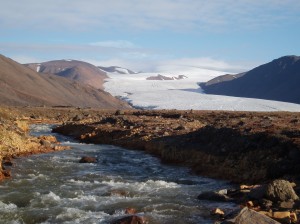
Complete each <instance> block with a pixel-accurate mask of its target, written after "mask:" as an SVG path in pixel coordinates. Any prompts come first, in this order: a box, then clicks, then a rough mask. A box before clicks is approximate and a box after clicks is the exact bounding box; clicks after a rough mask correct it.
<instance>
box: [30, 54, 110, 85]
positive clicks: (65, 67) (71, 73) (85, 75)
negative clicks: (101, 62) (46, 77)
mask: <svg viewBox="0 0 300 224" xmlns="http://www.w3.org/2000/svg"><path fill="white" fill-rule="evenodd" d="M25 66H27V67H29V68H31V69H32V70H34V71H36V72H39V73H43V74H55V75H57V76H61V77H65V78H68V79H70V80H75V81H79V82H81V83H84V84H87V85H90V86H92V87H95V88H96V89H103V83H104V80H105V79H106V78H108V76H107V75H106V72H104V71H101V70H100V69H99V68H98V67H97V66H94V65H92V64H90V63H87V62H83V61H78V60H53V61H47V62H42V63H29V64H25Z"/></svg>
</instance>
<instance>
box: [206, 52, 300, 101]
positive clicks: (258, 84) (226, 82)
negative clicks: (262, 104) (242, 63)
mask: <svg viewBox="0 0 300 224" xmlns="http://www.w3.org/2000/svg"><path fill="white" fill-rule="evenodd" d="M299 83H300V57H299V56H284V57H281V58H278V59H275V60H273V61H271V62H269V63H267V64H264V65H261V66H258V67H256V68H254V69H252V70H250V71H248V72H246V73H241V74H238V75H233V76H230V75H227V76H222V77H217V78H215V79H213V80H210V81H208V82H207V83H202V84H200V86H201V87H202V89H204V91H205V93H208V94H218V95H227V96H238V97H249V98H260V99H268V100H277V101H285V102H291V103H298V104H299V103H300V88H299Z"/></svg>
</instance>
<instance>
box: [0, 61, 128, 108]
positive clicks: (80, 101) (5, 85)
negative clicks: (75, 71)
mask: <svg viewBox="0 0 300 224" xmlns="http://www.w3.org/2000/svg"><path fill="white" fill-rule="evenodd" d="M0 104H5V105H14V106H25V105H30V106H41V105H49V106H53V105H63V106H80V107H98V108H99V107H101V108H121V107H126V105H125V104H124V103H122V102H121V101H119V100H117V99H115V98H114V97H112V96H111V95H110V94H109V93H106V92H104V91H102V90H97V89H95V88H92V87H89V86H86V85H82V84H80V83H78V82H75V81H70V80H68V79H66V78H63V77H58V76H55V75H46V74H45V75H40V74H38V73H37V72H35V71H33V70H32V69H29V68H27V67H26V66H23V65H21V64H19V63H17V62H15V61H13V60H11V59H9V58H6V57H4V56H2V55H0Z"/></svg>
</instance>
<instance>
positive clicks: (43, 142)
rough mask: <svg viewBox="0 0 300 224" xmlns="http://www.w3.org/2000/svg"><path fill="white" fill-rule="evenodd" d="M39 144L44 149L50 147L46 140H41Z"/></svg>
mask: <svg viewBox="0 0 300 224" xmlns="http://www.w3.org/2000/svg"><path fill="white" fill-rule="evenodd" d="M40 143H41V145H43V146H45V147H51V142H49V141H48V140H45V139H41V140H40Z"/></svg>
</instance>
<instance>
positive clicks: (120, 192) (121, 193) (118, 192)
mask: <svg viewBox="0 0 300 224" xmlns="http://www.w3.org/2000/svg"><path fill="white" fill-rule="evenodd" d="M110 195H111V196H119V197H127V196H129V192H128V191H125V190H112V191H111V192H110Z"/></svg>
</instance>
